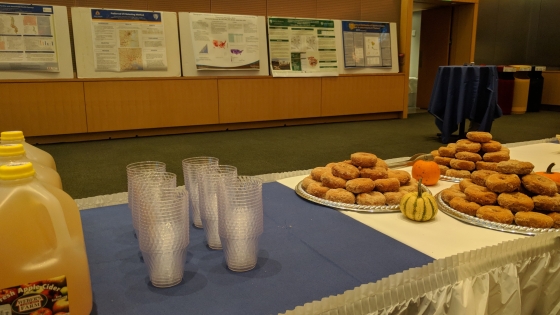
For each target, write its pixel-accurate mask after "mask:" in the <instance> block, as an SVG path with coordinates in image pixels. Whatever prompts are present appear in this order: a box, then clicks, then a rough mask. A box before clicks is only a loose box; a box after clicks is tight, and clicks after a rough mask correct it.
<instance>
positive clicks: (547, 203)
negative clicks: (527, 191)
mask: <svg viewBox="0 0 560 315" xmlns="http://www.w3.org/2000/svg"><path fill="white" fill-rule="evenodd" d="M532 199H533V202H534V203H535V209H537V210H542V211H554V212H557V211H558V212H560V195H559V194H556V195H554V196H543V195H538V196H533V198H532Z"/></svg>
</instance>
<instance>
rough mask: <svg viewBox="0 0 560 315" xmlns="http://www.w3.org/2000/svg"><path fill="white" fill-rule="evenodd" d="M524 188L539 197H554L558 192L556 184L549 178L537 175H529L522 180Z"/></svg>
mask: <svg viewBox="0 0 560 315" xmlns="http://www.w3.org/2000/svg"><path fill="white" fill-rule="evenodd" d="M521 181H522V182H523V186H524V187H525V188H526V189H527V190H528V191H530V192H532V193H535V194H537V195H547V196H554V195H555V194H556V193H557V192H558V188H556V183H555V182H554V181H553V180H552V179H550V178H548V177H544V176H541V175H537V174H529V175H525V176H523V178H521Z"/></svg>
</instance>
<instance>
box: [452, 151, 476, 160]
mask: <svg viewBox="0 0 560 315" xmlns="http://www.w3.org/2000/svg"><path fill="white" fill-rule="evenodd" d="M455 158H456V159H458V160H465V161H471V162H478V161H481V160H482V156H480V154H478V153H472V152H467V151H463V152H457V154H455Z"/></svg>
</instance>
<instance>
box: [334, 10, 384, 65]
mask: <svg viewBox="0 0 560 315" xmlns="http://www.w3.org/2000/svg"><path fill="white" fill-rule="evenodd" d="M342 41H343V46H344V67H345V68H359V67H391V66H392V58H391V34H390V25H389V23H380V22H362V21H342Z"/></svg>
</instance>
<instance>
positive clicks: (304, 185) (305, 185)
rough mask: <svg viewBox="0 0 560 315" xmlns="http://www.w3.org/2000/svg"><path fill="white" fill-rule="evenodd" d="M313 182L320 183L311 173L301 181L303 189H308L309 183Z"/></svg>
mask: <svg viewBox="0 0 560 315" xmlns="http://www.w3.org/2000/svg"><path fill="white" fill-rule="evenodd" d="M312 183H317V184H320V182H318V181H316V180H314V179H313V177H311V175H309V176H307V177H306V178H304V179H303V180H302V181H301V188H303V190H305V191H307V186H309V184H312Z"/></svg>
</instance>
